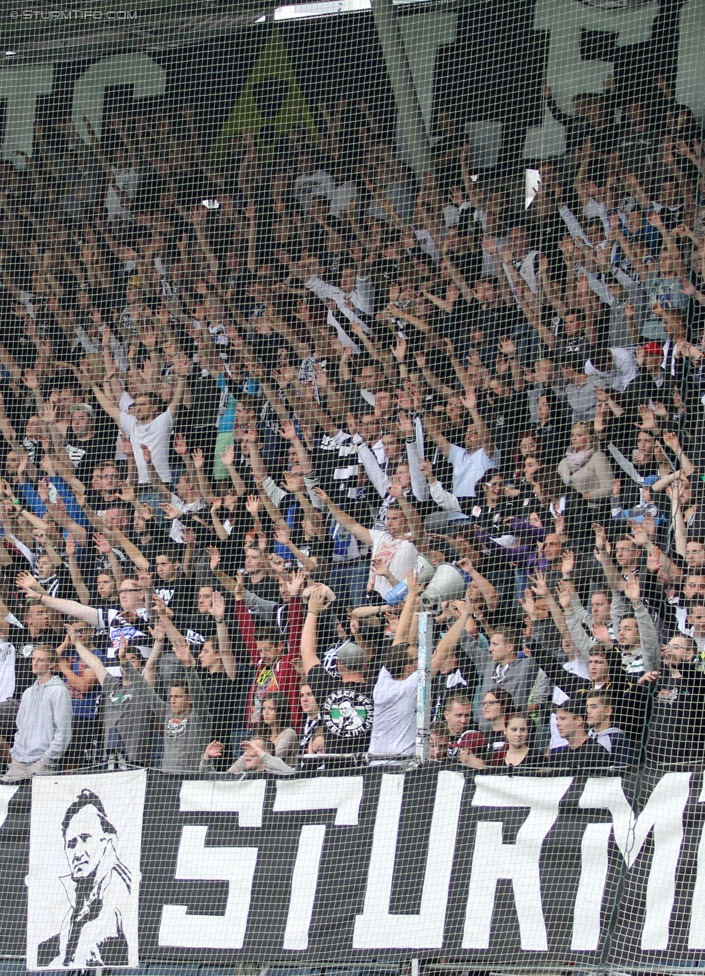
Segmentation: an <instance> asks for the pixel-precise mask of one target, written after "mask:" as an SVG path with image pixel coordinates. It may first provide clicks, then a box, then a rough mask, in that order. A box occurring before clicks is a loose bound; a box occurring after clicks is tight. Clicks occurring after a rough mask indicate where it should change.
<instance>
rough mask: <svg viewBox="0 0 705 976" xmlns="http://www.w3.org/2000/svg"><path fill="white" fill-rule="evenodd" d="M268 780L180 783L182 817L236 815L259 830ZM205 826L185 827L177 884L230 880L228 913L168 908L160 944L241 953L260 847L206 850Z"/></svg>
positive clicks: (180, 850) (179, 855)
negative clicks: (190, 814)
mask: <svg viewBox="0 0 705 976" xmlns="http://www.w3.org/2000/svg"><path fill="white" fill-rule="evenodd" d="M266 789H267V783H266V781H265V780H263V779H260V780H252V781H251V782H228V783H211V782H199V781H198V780H188V781H185V782H184V783H182V785H181V797H180V809H181V811H182V813H187V812H199V813H200V812H201V811H218V812H224V811H232V812H233V813H237V814H238V815H239V824H240V826H241V827H261V826H262V807H263V805H264V794H265V791H266ZM207 833H208V825H207V824H203V825H201V824H198V825H194V826H185V827H183V828H182V831H181V841H180V843H179V852H178V854H177V858H176V872H175V877H176V880H177V881H227V882H228V899H227V902H226V905H225V914H224V915H188V914H187V912H188V908H187V906H186V905H164V906H163V907H162V920H161V924H160V927H159V945H160V946H178V947H183V948H188V949H242V946H243V943H244V941H245V931H246V929H247V918H248V915H249V913H250V898H251V895H252V882H253V879H254V875H255V867H256V865H257V854H258V850H259V848H257V847H206V846H205V843H206V834H207Z"/></svg>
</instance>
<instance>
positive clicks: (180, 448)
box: [174, 434, 188, 457]
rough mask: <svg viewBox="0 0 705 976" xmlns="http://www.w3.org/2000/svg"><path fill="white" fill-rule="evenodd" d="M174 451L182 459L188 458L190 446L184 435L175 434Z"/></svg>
mask: <svg viewBox="0 0 705 976" xmlns="http://www.w3.org/2000/svg"><path fill="white" fill-rule="evenodd" d="M174 451H175V452H176V453H177V454H179V455H180V456H181V457H185V456H186V452H187V451H188V444H187V443H186V437H185V436H184V434H174Z"/></svg>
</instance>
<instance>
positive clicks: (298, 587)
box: [286, 569, 306, 597]
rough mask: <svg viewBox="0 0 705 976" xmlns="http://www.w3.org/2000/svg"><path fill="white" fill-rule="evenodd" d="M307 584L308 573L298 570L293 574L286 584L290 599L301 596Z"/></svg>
mask: <svg viewBox="0 0 705 976" xmlns="http://www.w3.org/2000/svg"><path fill="white" fill-rule="evenodd" d="M305 582H306V573H304V571H303V570H302V569H297V570H296V572H294V573H292V574H291V576H290V577H289V579H288V580H287V583H286V588H287V590H288V592H289V596H290V597H295V596H299V594H300V593H301V591H302V590H303V588H304V584H305Z"/></svg>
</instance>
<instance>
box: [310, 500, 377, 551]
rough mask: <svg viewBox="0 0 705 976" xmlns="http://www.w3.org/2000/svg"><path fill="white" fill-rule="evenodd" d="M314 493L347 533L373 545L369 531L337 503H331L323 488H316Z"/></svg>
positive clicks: (365, 543) (368, 544) (366, 543)
mask: <svg viewBox="0 0 705 976" xmlns="http://www.w3.org/2000/svg"><path fill="white" fill-rule="evenodd" d="M313 493H314V495H315V496H316V497H317V498H320V500H321V501H322V502H323V504H324V505H325V506H326V508H327V509H328V511H329V512H330V513H331V515H332V516H333V518H334V519H335V520H336V522H339V523H340V525H342V527H343V528H344V529H345V531H346V532H350V533H352V535H354V536H355V538H356V539H358V540H359V541H360V542H362V543H363V544H364V545H366V546H371V545H372V535H371V534H370V530H369V529H366V528H365V527H364V525H360V523H359V522H357V521H356V520H355V519H354V518H353V517H352V515H348V513H347V512H344V511H343V510H342V508H338V506H337V505H336V504H335V502H333V501H331V499H330V498H329V496H328V495H326V493H325V492H324V491H323V489H322V488H314V489H313Z"/></svg>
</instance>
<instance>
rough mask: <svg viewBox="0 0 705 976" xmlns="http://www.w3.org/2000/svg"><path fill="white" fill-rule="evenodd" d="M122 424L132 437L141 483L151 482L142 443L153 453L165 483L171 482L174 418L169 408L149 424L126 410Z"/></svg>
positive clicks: (121, 415)
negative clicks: (170, 454)
mask: <svg viewBox="0 0 705 976" xmlns="http://www.w3.org/2000/svg"><path fill="white" fill-rule="evenodd" d="M120 426H121V427H122V429H123V430H124V431H125V433H126V434H127V436H128V437H129V438H130V443H131V444H132V451H133V453H134V455H135V464H136V465H137V472H138V474H139V477H140V484H141V485H148V484H150V480H149V472H148V470H147V465H146V464H145V463H144V457H143V456H142V447H141V445H142V444H146V445H147V447H148V448H149V450H150V453H151V455H152V464H153V465H154V468H155V470H156V472H157V474H158V475H159V477H160V478H161V479H162V481H163V482H164V483H165V484H169V483H170V482H171V467H170V466H169V439H170V437H171V430H172V428H173V426H174V418H173V417H172V415H171V410H169V409H168V408H167V409H166V410H165V411H164V413H160V414H159V416H158V417H155V418H154V420H150V422H149V423H148V424H141V423H140V422H139V420H138V419H137V418H136V417H133V416H132V414H131V413H126V412H125V411H124V410H123V411H121V413H120Z"/></svg>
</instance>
